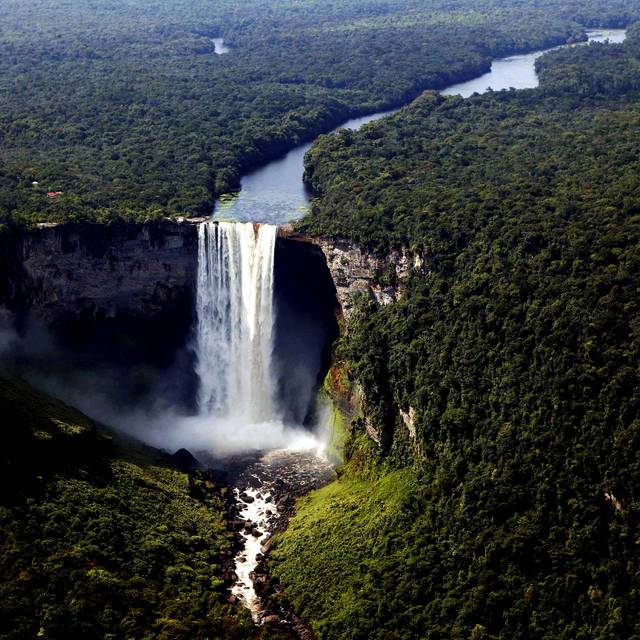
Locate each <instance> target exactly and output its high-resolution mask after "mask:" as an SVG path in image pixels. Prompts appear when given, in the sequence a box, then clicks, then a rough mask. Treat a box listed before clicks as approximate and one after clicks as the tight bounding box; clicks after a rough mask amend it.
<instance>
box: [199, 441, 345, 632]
mask: <svg viewBox="0 0 640 640" xmlns="http://www.w3.org/2000/svg"><path fill="white" fill-rule="evenodd" d="M209 462H210V464H211V465H212V466H213V467H214V468H215V471H216V475H217V476H218V477H220V478H223V479H224V482H225V483H226V484H227V486H228V487H229V488H230V491H229V493H228V495H229V504H228V510H229V526H230V529H232V530H233V531H234V532H235V534H236V544H235V555H234V556H233V558H228V559H227V563H226V565H227V566H226V568H225V573H226V577H227V580H228V581H229V582H230V584H231V587H230V591H231V594H230V596H229V599H230V601H231V602H234V603H236V602H237V603H239V604H242V605H243V606H245V607H247V609H249V611H250V612H251V615H252V617H253V619H254V620H255V622H256V623H257V624H263V623H268V624H271V625H277V626H282V627H286V628H288V629H290V630H291V631H292V632H293V633H294V634H295V636H297V637H299V638H302V639H303V640H307V639H309V638H313V634H312V632H311V630H310V629H309V628H308V627H307V625H305V624H304V623H303V622H302V621H301V620H300V619H298V618H297V616H296V615H295V614H294V613H293V612H292V611H288V610H285V609H283V608H282V606H281V605H280V604H278V603H277V600H278V599H277V598H274V597H273V596H274V595H276V590H277V587H276V586H274V585H272V584H271V583H270V581H269V575H268V572H267V563H266V560H267V558H268V555H269V550H270V547H271V541H272V538H273V535H274V534H275V533H277V532H279V531H282V530H284V529H285V528H286V527H287V525H288V523H289V519H290V518H291V516H292V515H293V513H294V509H295V501H296V499H297V498H298V497H300V496H302V495H304V494H306V493H308V492H309V491H311V490H313V489H316V488H319V487H321V486H323V485H325V484H327V483H328V482H330V481H331V480H332V479H333V477H334V470H333V467H332V465H331V464H330V463H329V461H328V460H327V459H326V457H325V456H324V455H323V454H322V453H320V452H318V451H317V450H313V449H311V450H304V451H299V450H298V451H295V450H289V449H280V450H275V451H269V452H263V453H255V454H247V455H242V456H233V457H229V458H225V459H222V460H216V461H209Z"/></svg>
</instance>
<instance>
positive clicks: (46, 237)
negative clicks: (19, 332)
mask: <svg viewBox="0 0 640 640" xmlns="http://www.w3.org/2000/svg"><path fill="white" fill-rule="evenodd" d="M196 245H197V233H196V228H195V226H194V225H192V224H187V223H182V224H178V223H173V222H168V221H167V222H165V221H163V222H158V223H150V224H145V225H142V224H122V225H112V226H105V225H97V224H82V225H57V226H56V225H43V226H41V227H39V228H37V229H34V230H29V231H20V232H13V233H9V234H5V235H4V236H2V237H1V238H0V249H1V255H2V256H3V261H4V262H5V263H6V265H3V266H6V268H4V269H3V270H2V275H1V276H0V306H1V307H2V308H3V309H4V310H5V312H6V311H9V312H10V313H12V314H15V315H16V316H17V317H20V316H23V315H24V314H26V313H29V314H30V316H31V317H36V318H38V319H40V320H43V321H44V322H46V323H47V324H50V325H51V324H52V325H57V324H59V323H63V322H67V321H68V320H69V319H70V318H75V317H78V316H79V315H84V316H85V317H104V318H114V317H116V316H117V315H118V314H126V315H127V316H129V317H135V316H140V317H144V318H145V319H147V320H152V319H153V318H155V317H159V316H162V315H164V314H166V313H167V312H168V311H170V308H171V307H174V306H176V305H181V304H188V303H189V300H190V299H191V297H192V292H193V283H194V282H195V272H196V268H197V249H196Z"/></svg>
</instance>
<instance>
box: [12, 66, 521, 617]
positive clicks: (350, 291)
mask: <svg viewBox="0 0 640 640" xmlns="http://www.w3.org/2000/svg"><path fill="white" fill-rule="evenodd" d="M531 65H533V60H532V61H531ZM485 88H486V87H485ZM493 88H494V89H495V88H499V87H497V86H495V84H494V86H493ZM452 91H453V89H452ZM374 117H376V116H374ZM374 117H372V118H367V120H369V119H373V118H374ZM345 126H347V127H348V126H349V123H347V125H345ZM306 149H307V148H306V147H301V148H300V149H297V150H294V151H293V152H291V153H292V154H294V160H295V161H294V162H293V164H292V165H290V166H289V165H287V167H288V168H287V169H286V171H285V173H284V174H280V175H279V177H277V178H274V176H273V174H269V176H268V177H265V176H267V172H270V171H272V170H274V166H275V164H276V163H274V165H270V166H269V167H266V168H265V169H264V170H261V171H264V172H265V173H264V174H262V176H261V177H260V176H256V175H254V176H253V178H255V179H257V180H262V179H264V180H265V182H266V183H267V184H268V185H269V190H270V191H271V193H272V194H273V188H274V185H282V184H289V185H291V186H292V189H293V190H295V194H293V193H288V192H286V190H285V193H284V196H285V197H284V200H280V202H279V203H278V202H274V200H273V199H271V198H270V197H269V194H266V197H264V198H263V196H264V195H265V194H264V193H263V192H261V191H260V190H259V188H258V192H257V193H256V192H255V191H253V192H252V190H251V188H250V183H249V178H250V177H249V176H248V177H247V182H245V183H243V186H244V187H245V188H244V189H243V191H241V192H240V194H239V195H238V196H237V197H236V199H235V200H234V199H228V200H227V202H226V203H223V204H222V205H221V206H218V207H217V208H216V211H215V214H214V219H213V220H206V221H205V220H191V221H182V222H168V221H166V222H161V223H157V224H150V225H124V226H114V227H104V228H103V227H99V226H98V225H78V226H51V225H45V226H42V227H40V228H38V229H36V230H33V231H28V232H21V233H20V234H19V235H18V236H17V237H13V238H11V240H10V243H9V245H8V248H7V251H6V252H4V251H3V255H10V256H11V259H10V260H8V261H7V269H6V271H4V273H3V275H5V274H8V275H5V277H4V278H3V282H2V283H0V293H1V295H2V305H3V307H4V309H5V311H6V316H7V317H6V318H5V320H6V321H7V326H10V327H17V329H18V334H22V335H23V336H28V341H29V342H30V343H31V344H34V343H35V342H36V341H34V340H33V336H34V331H35V330H34V327H35V326H36V325H38V324H42V325H44V326H45V328H46V330H47V331H51V332H52V333H53V334H55V342H56V344H59V345H60V347H56V349H55V350H54V351H53V352H52V351H51V349H50V348H49V347H50V344H46V345H44V347H43V350H42V351H41V352H37V351H36V352H34V351H28V352H25V351H24V349H22V348H21V347H20V348H16V349H15V350H13V347H12V346H11V344H13V343H11V341H12V340H14V338H13V337H11V338H8V340H7V342H8V343H11V344H10V345H9V346H10V348H9V351H10V356H11V357H12V358H15V359H16V361H17V362H18V364H19V365H20V366H22V367H24V370H25V371H27V372H29V371H32V370H33V369H34V368H37V369H38V371H39V374H38V376H36V378H35V380H36V382H40V383H41V384H43V385H44V386H45V388H47V385H49V384H50V383H51V380H52V379H53V378H54V377H55V378H56V379H57V380H58V381H59V380H65V376H70V377H68V378H66V379H67V380H70V381H71V382H72V384H69V385H68V386H67V388H65V389H61V388H60V385H59V382H58V386H55V387H48V388H50V390H51V391H52V392H53V393H54V395H58V396H62V397H66V398H67V399H68V400H69V402H71V403H73V404H75V405H77V406H79V407H80V408H82V409H84V410H85V411H86V412H87V413H88V414H89V415H92V416H93V417H96V418H99V419H103V420H104V421H105V422H109V423H114V419H115V420H116V422H115V424H116V425H118V414H117V412H116V413H114V412H113V411H111V409H112V408H113V406H114V404H124V405H130V406H131V407H132V408H133V409H136V410H137V409H139V408H140V407H142V408H143V409H144V410H145V411H147V410H150V411H151V415H152V416H153V419H151V420H150V421H148V424H147V425H145V426H143V427H139V426H138V421H135V422H136V427H135V429H134V430H133V433H134V434H135V435H137V436H139V437H142V438H143V439H144V440H146V441H147V442H150V443H152V444H154V445H156V446H159V447H166V448H170V449H173V450H175V449H177V448H179V447H185V448H188V449H190V450H192V451H193V453H194V454H195V455H196V457H199V456H200V455H203V454H204V453H205V450H210V449H216V450H217V451H218V452H219V453H223V454H232V453H235V452H237V451H238V450H241V451H243V450H245V449H247V448H249V449H256V450H258V451H260V450H265V449H266V450H270V451H269V453H267V454H266V455H265V456H264V457H258V458H257V459H256V458H255V457H254V458H250V459H249V461H248V462H246V461H245V462H242V463H241V464H242V465H245V466H244V468H243V469H242V470H241V471H240V472H238V473H237V476H236V478H235V479H234V483H235V484H234V485H233V486H234V489H235V496H236V502H237V504H236V506H237V509H238V513H237V514H236V515H238V517H239V519H244V520H245V521H247V522H248V523H249V524H248V526H244V525H243V530H242V533H240V536H241V537H242V539H243V545H244V546H243V547H242V548H241V549H240V550H238V552H237V555H236V557H235V567H236V573H237V575H238V580H237V581H234V584H233V585H232V589H233V593H234V595H237V596H238V597H239V598H240V600H241V601H243V602H244V603H245V604H246V605H247V607H248V608H249V609H250V610H251V612H252V614H253V615H254V618H255V619H256V620H260V619H261V616H262V614H263V613H264V612H263V611H262V610H261V608H260V605H259V604H258V599H257V595H256V593H255V589H254V585H253V582H254V578H255V574H254V575H253V576H252V573H254V571H255V568H256V566H257V564H258V561H259V556H261V555H262V553H263V546H262V545H263V544H264V543H265V542H266V541H267V539H268V537H269V535H270V533H272V531H273V527H274V526H275V524H274V522H275V519H276V517H277V516H278V514H279V511H278V507H277V506H274V507H273V508H271V507H270V506H269V499H271V500H273V499H274V496H273V495H272V491H274V489H273V486H274V485H273V483H274V478H273V474H271V475H269V474H267V473H264V475H261V473H263V467H264V466H265V465H266V466H268V465H269V463H270V460H271V459H272V458H273V457H276V458H277V457H278V455H282V449H283V448H286V446H287V445H289V444H292V443H294V444H295V445H296V447H297V448H298V449H304V448H306V449H307V450H308V451H306V452H305V453H304V454H301V456H300V457H297V456H293V457H291V458H289V462H285V463H284V464H282V460H281V458H280V459H278V463H277V464H276V468H277V474H280V475H286V474H287V473H293V475H294V476H295V478H297V479H302V480H303V483H302V484H300V485H298V486H297V488H295V489H289V490H288V491H287V493H290V492H294V493H295V491H299V492H300V493H304V492H306V490H308V489H309V488H311V487H313V486H316V485H319V484H322V483H324V482H325V481H326V480H327V479H328V478H330V477H331V471H330V470H329V469H328V468H327V466H324V465H318V458H317V457H316V456H314V455H313V454H312V453H309V451H312V452H313V450H314V448H315V447H316V446H317V441H315V440H314V439H313V438H311V437H310V436H309V432H308V430H307V429H306V428H308V427H311V426H312V425H313V424H314V422H316V423H317V415H315V414H316V395H317V392H318V389H319V388H320V386H321V384H322V381H323V379H324V377H325V375H326V374H327V372H328V371H329V366H330V352H331V347H332V344H333V342H334V340H335V339H336V338H337V335H338V326H339V322H341V318H340V313H341V311H342V313H343V315H344V317H346V318H347V320H348V318H349V313H350V311H351V308H352V304H353V297H354V296H356V295H357V294H358V293H364V294H366V295H368V296H370V297H373V298H375V300H376V301H377V302H378V303H381V304H387V303H389V302H391V301H393V300H395V299H396V297H397V296H398V293H399V292H400V291H401V285H402V280H403V279H404V278H405V277H406V276H407V274H409V273H410V272H411V271H415V272H422V273H426V269H427V267H426V266H425V264H424V260H423V258H422V256H421V255H418V254H412V253H410V252H394V253H392V254H390V255H389V256H387V258H386V259H383V258H375V257H372V256H370V255H368V254H367V252H366V251H364V250H363V249H361V248H360V247H359V246H358V245H356V244H354V243H351V242H347V241H340V240H335V239H331V238H310V237H307V236H304V235H302V234H298V233H297V232H296V231H295V230H294V229H290V228H282V227H280V228H279V229H278V228H277V227H276V225H278V226H280V225H283V224H284V223H286V222H289V221H291V220H294V219H297V218H299V217H300V216H301V215H302V213H303V212H304V211H305V207H307V205H308V200H307V196H306V195H305V194H304V191H303V185H302V182H301V175H302V156H303V155H304V152H305V151H306ZM287 158H289V159H291V156H287ZM284 162H285V164H286V163H287V162H288V160H287V159H285V161H284ZM294 175H295V179H294V177H293V176H294ZM253 184H255V183H253ZM243 194H244V195H243ZM276 195H277V196H278V198H281V197H282V196H283V192H282V190H280V189H276ZM247 198H251V200H247ZM103 229H104V230H103ZM389 267H390V268H391V270H392V271H393V272H394V273H393V277H391V278H389V282H384V281H383V280H382V279H381V277H380V275H381V273H382V272H384V271H388V270H389V269H388V268H389ZM47 340H48V338H47ZM14 341H15V343H16V344H21V341H20V339H19V336H18V337H16V338H15V340H14ZM23 342H24V341H23ZM114 345H117V348H116V346H114ZM132 345H136V346H134V347H132ZM138 345H144V349H142V350H141V351H140V350H139V348H138ZM12 350H13V351H12ZM63 354H64V355H63ZM69 354H71V355H69ZM67 358H71V360H72V362H71V364H69V362H68V361H66V360H67ZM63 360H64V362H63ZM43 362H45V363H46V365H43ZM96 363H102V364H104V366H105V378H104V379H103V380H100V381H99V382H100V384H99V385H96V387H99V394H100V395H102V394H103V393H107V394H109V393H111V392H112V391H113V389H114V388H117V390H118V393H117V395H116V397H110V398H109V399H108V401H107V402H106V403H105V405H104V408H105V411H104V412H103V411H102V408H101V407H100V405H99V403H98V402H96V397H95V395H94V394H93V392H94V390H95V387H93V385H88V384H87V381H86V377H85V372H86V371H87V370H88V369H89V368H94V367H95V365H96ZM125 371H126V372H127V373H125ZM43 372H44V378H46V379H44V380H43ZM78 372H79V375H78ZM61 373H62V374H63V375H62V376H60V374H61ZM132 373H133V374H135V377H136V379H135V380H134V378H133V376H132ZM123 375H124V376H125V377H124V378H123V377H122V376H123ZM78 378H80V379H81V382H80V383H78ZM116 380H118V383H117V384H115V382H114V381H116ZM105 381H106V382H105ZM103 383H104V384H103ZM65 386H66V385H65ZM90 387H93V388H90ZM123 388H125V389H127V393H126V397H123V396H121V395H120V392H121V390H122V389H123ZM65 394H67V395H65ZM158 398H161V399H162V400H163V403H162V405H161V408H160V410H158V407H157V406H155V401H156V400H157V399H158ZM175 407H180V411H178V412H177V415H178V416H179V419H177V417H176V414H175V413H171V415H169V417H168V419H167V417H166V416H163V417H158V414H160V413H162V412H164V411H167V410H171V411H172V410H173V409H174V408H175ZM406 409H407V411H406V412H404V413H405V415H406V416H407V417H406V419H405V418H404V416H403V419H404V420H405V422H406V423H407V428H408V429H410V427H409V424H410V423H411V422H412V420H413V418H412V417H411V415H412V409H411V407H406ZM147 415H148V414H147ZM129 419H130V414H127V413H125V414H123V415H122V416H121V420H120V422H121V425H118V426H124V424H125V422H127V421H128V420H129ZM301 427H302V428H301ZM211 432H217V433H218V436H215V437H213V438H212V437H211ZM367 433H368V434H369V436H370V437H371V438H372V439H373V440H374V441H376V443H377V444H379V443H380V434H379V433H377V432H376V431H375V429H373V428H370V429H367ZM307 436H309V437H307ZM248 440H252V442H251V444H250V446H248ZM274 450H275V451H274ZM262 455H263V454H262V453H260V454H258V456H262ZM301 461H302V463H303V464H302V466H301V467H300V465H301ZM212 464H213V465H215V463H212ZM296 465H298V467H300V468H296ZM314 465H318V473H317V474H316V473H315V467H314ZM257 467H258V468H260V469H261V470H262V471H260V472H258V471H256V468H257ZM292 469H293V470H294V471H295V473H294V472H293V471H292ZM310 469H312V470H313V472H312V473H310ZM254 471H255V473H254ZM293 484H294V485H295V482H294V483H293ZM270 516H273V518H272V520H270ZM254 534H257V535H254Z"/></svg>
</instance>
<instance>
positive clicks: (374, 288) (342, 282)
mask: <svg viewBox="0 0 640 640" xmlns="http://www.w3.org/2000/svg"><path fill="white" fill-rule="evenodd" d="M278 233H279V235H280V237H284V238H287V239H288V240H297V241H300V242H307V243H311V244H315V245H316V246H318V247H320V249H321V250H322V253H323V254H324V256H325V259H326V261H327V266H328V267H329V271H330V272H331V276H332V278H333V282H334V284H335V287H336V292H337V297H338V301H339V302H340V305H341V307H342V312H343V314H344V317H345V320H347V321H348V320H349V316H350V314H351V311H352V310H353V305H354V300H355V298H356V297H357V296H358V295H359V294H363V293H364V294H365V295H368V296H370V297H372V298H373V299H375V300H376V301H377V302H378V304H381V305H386V304H390V303H391V302H394V301H396V300H398V298H399V297H400V296H401V295H402V292H403V289H404V287H403V281H404V280H405V279H406V277H407V276H408V275H409V272H410V270H412V269H417V270H420V271H423V270H424V268H425V265H424V260H423V258H422V257H421V256H419V255H415V254H412V253H410V252H409V251H408V250H404V249H403V250H402V251H397V250H394V251H392V252H391V253H389V254H388V255H387V256H385V257H384V258H380V257H376V256H373V255H370V254H368V253H366V252H365V251H363V250H362V249H361V248H360V247H359V246H358V245H356V244H354V243H352V242H349V241H346V240H333V239H329V238H317V237H311V236H306V235H303V234H300V233H297V232H296V231H295V230H294V228H293V227H292V226H291V225H286V226H282V227H280V229H279V230H278Z"/></svg>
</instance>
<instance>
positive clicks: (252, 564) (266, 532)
mask: <svg viewBox="0 0 640 640" xmlns="http://www.w3.org/2000/svg"><path fill="white" fill-rule="evenodd" d="M263 491H264V488H263ZM234 492H235V496H236V501H237V503H238V505H239V506H241V507H242V510H241V511H240V514H239V516H240V518H241V519H242V520H245V521H246V522H247V523H251V529H246V528H245V530H244V531H242V533H241V535H242V537H243V538H244V548H243V549H242V550H241V551H240V552H239V553H238V555H237V556H236V558H235V565H236V566H235V571H236V575H237V576H238V581H237V582H236V583H235V584H234V585H233V587H232V589H231V593H232V594H233V595H235V596H236V597H237V598H239V599H240V601H241V602H242V603H243V604H244V606H245V607H247V609H249V611H250V612H251V616H252V617H253V619H254V620H255V621H256V622H257V621H258V620H259V616H260V612H261V603H260V599H259V598H258V594H257V593H256V590H255V586H254V577H255V574H254V571H255V569H256V567H257V566H258V558H259V554H260V553H261V551H262V545H263V544H264V543H265V542H266V541H267V538H269V536H270V534H271V526H270V525H271V523H272V522H274V521H275V520H277V518H278V509H277V507H276V505H275V504H274V503H273V499H272V496H271V493H270V492H268V491H267V492H266V493H261V491H260V490H259V489H255V488H253V487H247V489H246V490H245V491H244V494H245V495H246V496H248V497H249V499H250V502H248V503H245V502H244V500H243V496H242V495H241V493H240V490H239V489H237V488H236V489H234Z"/></svg>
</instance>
